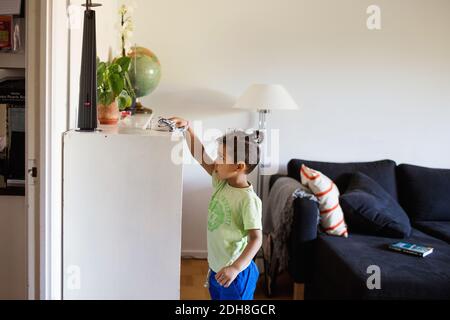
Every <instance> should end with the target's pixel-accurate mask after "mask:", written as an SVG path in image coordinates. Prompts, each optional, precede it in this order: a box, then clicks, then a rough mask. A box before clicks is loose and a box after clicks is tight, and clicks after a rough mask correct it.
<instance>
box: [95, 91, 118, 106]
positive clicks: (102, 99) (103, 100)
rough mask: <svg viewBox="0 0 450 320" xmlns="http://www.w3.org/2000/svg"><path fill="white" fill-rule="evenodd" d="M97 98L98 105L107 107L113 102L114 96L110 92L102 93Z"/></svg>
mask: <svg viewBox="0 0 450 320" xmlns="http://www.w3.org/2000/svg"><path fill="white" fill-rule="evenodd" d="M98 98H99V101H98V102H99V103H100V104H102V105H104V106H109V105H110V104H111V103H113V102H114V99H115V95H114V93H113V92H111V91H103V92H100V93H99V95H98Z"/></svg>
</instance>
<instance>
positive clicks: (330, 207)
mask: <svg viewBox="0 0 450 320" xmlns="http://www.w3.org/2000/svg"><path fill="white" fill-rule="evenodd" d="M300 171H301V172H300V176H301V182H302V184H303V185H304V186H305V187H308V188H309V189H310V190H311V191H312V192H313V193H314V195H315V196H316V197H317V199H318V200H319V209H320V226H321V227H322V229H323V231H324V232H326V233H327V234H329V235H333V236H339V237H345V238H347V237H348V230H347V224H346V223H345V219H344V213H343V211H342V209H341V206H340V204H339V190H338V187H337V186H336V184H335V183H334V182H333V181H331V179H329V178H328V177H327V176H325V175H324V174H323V173H321V172H318V171H315V170H313V169H310V168H308V167H307V166H305V165H303V166H302V168H301V169H300Z"/></svg>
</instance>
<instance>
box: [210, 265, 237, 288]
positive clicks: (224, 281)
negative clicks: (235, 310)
mask: <svg viewBox="0 0 450 320" xmlns="http://www.w3.org/2000/svg"><path fill="white" fill-rule="evenodd" d="M238 275H239V270H238V268H236V267H234V266H229V267H225V268H223V269H222V270H220V271H219V272H218V273H217V274H216V277H215V278H216V280H217V283H219V284H220V285H221V286H222V287H225V288H228V287H229V286H230V285H231V284H232V283H233V281H234V280H235V279H236V277H237V276H238Z"/></svg>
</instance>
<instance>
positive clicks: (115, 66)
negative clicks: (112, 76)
mask: <svg viewBox="0 0 450 320" xmlns="http://www.w3.org/2000/svg"><path fill="white" fill-rule="evenodd" d="M108 69H109V72H110V73H116V74H118V73H121V72H122V67H121V66H120V64H116V63H112V64H111V65H110V66H109V68H108Z"/></svg>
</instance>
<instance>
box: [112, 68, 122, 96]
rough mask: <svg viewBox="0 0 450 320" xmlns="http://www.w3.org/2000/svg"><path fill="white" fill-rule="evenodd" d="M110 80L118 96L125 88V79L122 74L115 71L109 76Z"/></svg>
mask: <svg viewBox="0 0 450 320" xmlns="http://www.w3.org/2000/svg"><path fill="white" fill-rule="evenodd" d="M109 82H110V84H111V89H112V91H113V92H114V94H115V95H116V96H118V95H119V94H120V93H121V92H122V90H123V87H124V79H123V78H122V77H121V76H120V75H118V74H116V73H114V74H111V75H110V76H109Z"/></svg>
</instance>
